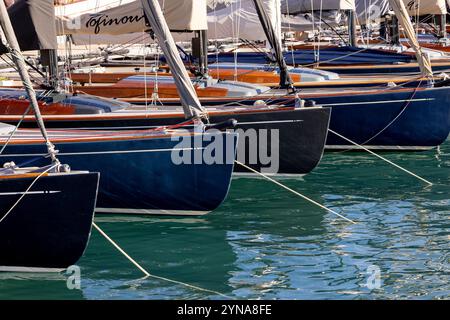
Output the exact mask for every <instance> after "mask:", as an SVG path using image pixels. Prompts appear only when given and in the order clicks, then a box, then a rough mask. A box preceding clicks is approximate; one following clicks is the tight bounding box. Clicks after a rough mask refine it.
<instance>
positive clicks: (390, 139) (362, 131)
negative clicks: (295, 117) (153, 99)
mask: <svg viewBox="0 0 450 320" xmlns="http://www.w3.org/2000/svg"><path fill="white" fill-rule="evenodd" d="M279 69H281V68H279ZM428 78H429V74H427V73H424V74H423V77H421V78H420V79H416V81H415V82H413V83H410V87H409V86H395V85H394V86H381V87H379V86H376V87H374V88H355V86H358V87H359V86H360V82H361V79H359V80H357V81H356V83H357V84H358V85H355V81H354V82H349V81H342V83H341V85H342V86H348V87H349V88H348V89H345V90H343V89H327V90H323V89H322V87H326V86H327V83H326V82H317V83H315V85H314V86H312V87H311V89H304V90H302V91H301V92H300V93H299V94H298V95H299V96H300V97H301V98H302V99H304V100H307V101H308V100H312V101H315V103H316V105H319V106H322V107H331V108H332V114H331V121H330V128H331V129H332V130H333V131H334V132H337V133H339V134H340V135H343V136H345V137H346V138H348V139H349V140H351V141H353V142H356V143H358V144H363V145H365V146H366V147H368V148H370V149H375V150H426V149H430V148H433V147H436V146H438V145H440V144H441V143H443V142H444V141H445V140H446V139H447V137H448V135H449V132H450V103H449V102H450V100H449V99H450V98H449V97H450V88H449V87H448V85H447V82H446V81H438V80H435V82H434V84H431V83H430V82H429V81H428ZM408 81H409V80H408ZM370 83H372V84H373V81H372V80H370V81H368V83H367V85H370ZM277 85H278V86H279V83H278V84H277ZM364 85H365V84H364V83H363V86H364ZM294 86H295V84H294ZM96 87H97V86H93V88H94V90H95V88H96ZM98 88H99V87H97V92H96V93H97V94H102V93H101V91H102V90H99V89H98ZM319 88H320V90H318V89H319ZM123 89H124V90H126V88H125V87H124V88H123ZM132 89H133V88H131V87H130V91H131V90H132ZM141 90H142V88H141ZM103 91H104V88H103ZM125 100H126V101H128V102H131V103H133V104H141V105H145V104H146V103H147V101H146V99H143V98H127V99H125ZM200 100H201V102H202V104H203V105H205V106H210V107H214V108H217V109H218V110H220V112H225V110H223V109H221V106H223V105H225V106H227V107H233V105H234V103H236V101H238V102H239V104H240V105H246V106H249V107H254V106H255V105H259V103H258V102H260V101H267V102H266V103H267V105H269V106H274V107H277V106H278V105H279V104H283V105H284V106H285V107H291V108H292V107H295V104H296V99H294V95H286V92H285V91H283V92H281V91H266V92H263V93H261V94H258V95H256V96H250V97H249V96H245V97H241V98H240V99H239V97H224V96H216V97H203V98H200ZM161 102H162V103H163V104H164V106H168V105H169V106H175V105H177V104H179V100H178V98H161ZM141 108H142V109H144V107H141ZM255 109H258V108H255ZM126 110H127V111H126V112H125V111H124V112H123V113H122V114H121V115H115V114H114V113H111V114H107V115H105V116H104V117H103V118H105V121H106V119H108V120H109V121H108V123H109V125H113V124H116V125H117V124H119V123H127V124H128V125H131V124H132V122H130V121H128V122H125V120H126V118H125V117H126V114H128V115H130V116H131V115H133V116H136V114H135V112H136V111H137V110H139V109H138V108H136V107H135V108H134V109H133V108H127V109H126ZM303 110H304V112H305V111H311V110H310V108H304V109H303ZM172 117H173V115H172V114H171V115H170V116H169V117H166V118H165V119H164V120H161V119H160V117H159V116H157V115H156V116H155V117H150V118H151V119H148V120H147V121H146V122H145V124H146V125H158V124H161V123H162V122H163V121H167V120H168V119H170V120H171V121H170V122H172V121H173V120H172ZM52 118H54V120H53V121H52V122H53V123H55V124H57V123H58V122H57V121H58V120H60V121H61V120H63V119H77V118H81V119H80V120H82V122H81V123H80V126H87V127H89V122H88V121H87V120H88V119H87V118H83V117H73V116H72V117H71V116H69V117H67V116H61V117H57V116H55V117H52ZM95 118H101V117H93V118H92V120H94V119H95ZM60 123H61V122H60ZM72 123H73V122H72ZM94 123H95V125H100V123H101V121H99V120H96V121H95V122H94ZM94 123H91V124H92V125H94ZM141 123H144V122H141ZM135 124H137V122H136V123H135ZM64 125H68V122H64ZM326 148H328V149H330V150H347V149H357V148H359V147H358V146H355V145H353V144H352V143H349V141H348V140H345V139H342V138H341V137H339V136H337V135H334V134H329V135H328V138H327V142H326Z"/></svg>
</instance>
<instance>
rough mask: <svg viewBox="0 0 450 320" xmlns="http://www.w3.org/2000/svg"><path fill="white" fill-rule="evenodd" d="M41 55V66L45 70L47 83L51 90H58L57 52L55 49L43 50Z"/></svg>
mask: <svg viewBox="0 0 450 320" xmlns="http://www.w3.org/2000/svg"><path fill="white" fill-rule="evenodd" d="M39 52H40V54H41V64H42V65H43V66H45V67H46V69H47V75H48V78H47V82H48V85H49V87H50V88H51V89H53V90H56V91H58V90H59V81H58V79H59V74H58V51H57V50H56V49H43V50H40V51H39Z"/></svg>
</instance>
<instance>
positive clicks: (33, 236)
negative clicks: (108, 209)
mask: <svg viewBox="0 0 450 320" xmlns="http://www.w3.org/2000/svg"><path fill="white" fill-rule="evenodd" d="M34 179H35V177H30V178H20V179H1V180H0V207H1V208H2V213H1V214H0V218H2V217H3V216H4V215H5V214H6V212H7V211H8V210H9V209H10V208H11V207H12V206H13V204H14V203H15V202H16V201H17V200H18V199H19V198H20V197H21V194H22V193H23V192H24V191H26V190H27V188H28V187H29V186H30V184H31V183H32V182H33V180H34ZM98 179H99V175H98V173H81V174H63V175H56V176H43V177H41V178H39V179H38V180H37V182H36V183H35V184H34V185H33V187H32V188H31V189H30V193H28V194H27V195H26V196H24V197H23V198H22V200H21V201H20V202H19V203H18V205H17V206H16V207H15V208H14V209H13V211H11V213H10V214H8V216H6V217H5V219H4V220H3V221H2V222H1V223H0V248H1V250H0V252H1V254H0V268H1V267H9V268H14V270H20V269H18V268H45V269H64V268H67V267H68V266H70V265H73V264H75V263H76V262H77V261H78V259H79V258H80V257H81V256H82V255H83V252H84V250H85V248H86V246H87V243H88V240H89V235H90V232H91V225H92V220H93V216H94V208H95V199H96V195H97V187H98Z"/></svg>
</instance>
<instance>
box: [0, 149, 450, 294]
mask: <svg viewBox="0 0 450 320" xmlns="http://www.w3.org/2000/svg"><path fill="white" fill-rule="evenodd" d="M384 155H385V156H386V157H387V158H389V159H390V160H392V161H394V162H396V163H398V164H400V165H402V166H405V167H406V168H408V169H410V170H412V171H414V172H415V173H417V174H419V175H421V176H423V177H425V178H426V179H429V180H430V181H432V182H433V183H434V185H433V186H432V187H426V185H425V184H424V183H423V182H421V181H419V180H417V179H415V178H413V177H411V176H409V175H407V174H405V173H404V172H402V171H399V170H398V169H395V168H393V167H391V166H390V165H388V164H386V163H384V162H382V161H381V160H379V159H377V158H374V157H373V156H371V155H369V154H365V153H328V154H326V155H325V156H324V158H323V160H322V162H321V164H320V166H319V167H318V168H317V169H316V170H315V171H314V172H313V173H311V174H309V175H307V176H305V177H303V178H282V179H281V180H280V181H281V182H283V183H284V184H286V185H288V186H289V187H291V188H293V189H295V190H297V191H299V192H301V193H303V194H305V195H307V196H309V197H311V198H312V199H314V200H317V201H318V202H319V203H321V204H323V205H325V206H327V207H329V208H331V209H333V210H335V211H338V212H340V213H342V214H343V215H345V216H346V217H348V218H350V219H352V220H354V221H356V222H357V223H356V224H351V223H349V222H347V221H344V220H343V219H341V218H339V217H337V216H335V215H333V214H331V213H328V212H325V211H324V210H323V209H320V208H318V207H316V206H314V205H312V204H310V203H307V202H305V200H303V199H301V198H299V197H297V196H295V195H293V194H291V193H289V192H288V191H286V190H284V189H281V188H280V187H278V186H276V185H274V184H272V183H270V182H268V181H266V180H262V179H255V178H235V179H234V180H233V183H232V186H231V190H230V194H229V196H228V199H227V200H226V202H225V203H224V204H223V205H222V206H221V207H220V208H219V209H218V210H216V211H215V212H213V213H211V214H209V215H206V216H204V217H188V218H174V217H135V216H134V217H131V216H98V217H97V218H96V222H97V223H98V225H99V226H100V227H102V228H103V229H104V230H105V231H106V232H107V233H108V234H109V235H110V236H111V237H112V238H113V239H115V240H116V241H117V242H118V243H119V244H120V245H121V246H122V247H123V248H124V249H125V250H126V251H127V252H128V253H129V254H130V255H131V256H132V257H134V258H135V259H136V260H137V261H138V262H139V263H140V264H141V265H142V266H143V267H144V268H146V269H147V270H148V271H150V272H151V273H152V274H155V275H158V276H163V277H167V278H170V279H173V280H177V281H182V282H186V283H189V284H192V285H196V286H199V287H202V288H206V289H209V290H214V291H217V292H220V293H223V294H225V295H228V296H231V297H235V298H241V299H255V298H266V299H377V298H387V299H391V298H400V299H406V298H415V299H442V298H449V297H450V268H449V262H450V254H449V247H450V246H449V244H450V232H449V231H450V219H449V218H450V143H449V142H447V143H446V144H444V145H443V146H441V149H440V150H432V151H427V152H418V153H397V154H396V153H387V154H384ZM187 192H189V191H188V190H187ZM78 265H79V266H80V268H81V290H69V289H67V286H66V275H65V274H39V275H36V274H33V275H31V274H12V273H3V274H0V298H2V299H5V298H7V299H19V298H25V299H195V298H198V299H208V298H220V296H219V295H217V294H214V293H208V292H202V291H198V290H195V289H192V288H187V287H183V286H182V285H179V284H175V283H171V282H167V281H164V280H159V279H154V278H147V279H142V278H141V273H140V272H139V271H138V270H137V269H136V268H134V267H133V265H131V264H130V263H129V262H128V261H127V260H126V259H125V258H124V257H123V256H121V255H120V253H119V252H118V251H116V250H115V249H114V248H113V247H112V246H111V245H109V244H108V243H107V242H106V241H105V240H104V239H103V238H102V237H101V236H100V235H99V234H98V233H97V232H96V231H95V230H94V231H93V232H92V237H91V241H90V244H89V247H88V249H87V251H86V253H85V255H84V257H83V258H82V259H81V260H80V261H79V263H78ZM377 270H379V271H380V281H379V282H377V281H376V280H377V277H376V274H377ZM378 284H380V286H379V288H378V286H377V285H378Z"/></svg>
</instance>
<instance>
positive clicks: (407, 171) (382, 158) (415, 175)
mask: <svg viewBox="0 0 450 320" xmlns="http://www.w3.org/2000/svg"><path fill="white" fill-rule="evenodd" d="M328 131H330V132H331V133H333V134H335V135H337V136H338V137H339V138H342V139H344V140H347V141H348V142H350V143H351V144H354V145H355V146H357V147H359V148H361V149H363V150H364V151H367V152H368V153H370V154H373V155H374V156H375V157H377V158H380V159H381V160H383V161H385V162H387V163H389V164H390V165H392V166H394V167H396V168H398V169H400V170H402V171H404V172H406V173H407V174H409V175H411V176H413V177H415V178H417V179H419V180H421V181H423V182H425V183H426V184H428V185H430V186H432V185H433V183H431V182H430V181H428V180H426V179H424V178H422V177H420V176H418V175H417V174H415V173H414V172H411V171H409V170H407V169H405V168H403V167H401V166H399V165H398V164H396V163H394V162H392V161H391V160H388V159H386V158H385V157H382V156H380V155H379V154H378V153H375V152H373V151H372V150H369V149H368V148H366V147H364V146H362V145H360V144H358V143H356V142H354V141H352V140H350V139H349V138H346V137H344V136H343V135H341V134H339V133H337V132H336V131H333V130H331V129H328Z"/></svg>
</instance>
